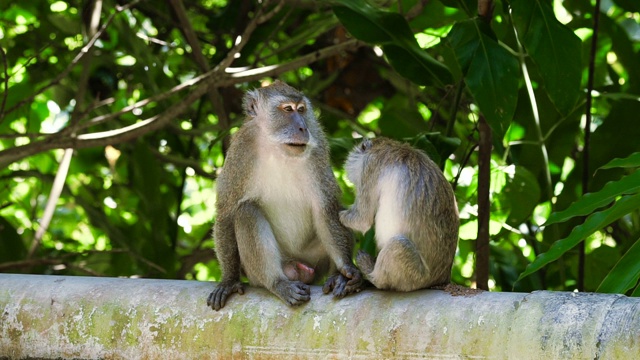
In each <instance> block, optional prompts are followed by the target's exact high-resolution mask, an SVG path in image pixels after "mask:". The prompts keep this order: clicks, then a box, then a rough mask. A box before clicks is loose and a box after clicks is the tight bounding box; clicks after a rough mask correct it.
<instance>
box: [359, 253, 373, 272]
mask: <svg viewBox="0 0 640 360" xmlns="http://www.w3.org/2000/svg"><path fill="white" fill-rule="evenodd" d="M356 264H358V267H359V268H360V270H362V272H363V273H365V274H371V273H372V272H373V268H374V266H375V265H376V261H375V260H374V259H373V258H372V257H371V255H369V253H367V252H366V251H364V250H359V251H358V254H357V255H356ZM365 276H366V275H365Z"/></svg>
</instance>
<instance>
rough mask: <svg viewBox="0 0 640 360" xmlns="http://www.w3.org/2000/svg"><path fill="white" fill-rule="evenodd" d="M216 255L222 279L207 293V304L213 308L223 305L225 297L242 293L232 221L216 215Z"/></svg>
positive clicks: (238, 258)
mask: <svg viewBox="0 0 640 360" xmlns="http://www.w3.org/2000/svg"><path fill="white" fill-rule="evenodd" d="M214 239H215V244H216V256H217V258H218V262H219V263H220V268H221V270H222V279H221V281H220V283H219V284H218V286H216V288H215V289H214V290H213V291H212V292H211V294H209V297H208V298H207V306H210V307H211V308H212V309H214V310H220V309H222V308H223V307H224V305H225V303H226V301H227V298H228V297H229V296H230V295H231V294H233V293H235V292H237V293H239V294H240V295H242V294H244V285H243V284H242V283H241V282H240V255H239V254H238V246H237V244H236V239H235V234H234V232H233V223H232V221H230V220H229V219H228V218H223V217H222V216H220V217H218V219H217V221H216V225H215V227H214Z"/></svg>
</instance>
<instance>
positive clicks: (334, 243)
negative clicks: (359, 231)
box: [314, 198, 364, 297]
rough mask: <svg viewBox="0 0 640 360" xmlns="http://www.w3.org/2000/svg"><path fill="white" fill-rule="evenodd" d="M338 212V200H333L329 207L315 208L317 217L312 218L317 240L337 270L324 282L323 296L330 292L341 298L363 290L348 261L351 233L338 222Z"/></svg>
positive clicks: (357, 274)
mask: <svg viewBox="0 0 640 360" xmlns="http://www.w3.org/2000/svg"><path fill="white" fill-rule="evenodd" d="M328 199H331V198H328ZM338 210H339V205H338V201H337V199H334V200H333V202H332V203H331V204H325V206H323V207H322V208H321V209H316V211H317V212H318V214H316V215H315V216H314V222H315V227H316V229H317V231H318V235H319V237H320V241H322V243H323V245H324V246H325V248H326V249H327V253H328V254H329V257H330V258H331V260H332V261H333V263H334V264H335V266H336V268H337V270H338V273H337V274H333V275H332V276H330V277H329V278H328V279H327V281H326V283H325V285H324V286H323V288H322V290H323V292H324V293H325V294H328V293H329V292H331V291H333V295H334V296H337V297H344V296H346V295H349V294H352V293H355V292H359V291H360V290H362V289H363V288H364V280H363V278H362V274H361V273H360V270H358V268H357V267H355V265H354V264H353V261H352V260H351V254H352V252H353V243H354V239H353V234H352V233H351V232H350V231H349V230H348V229H347V228H345V227H344V226H343V225H342V224H341V223H340V220H339V219H338V216H337V213H338Z"/></svg>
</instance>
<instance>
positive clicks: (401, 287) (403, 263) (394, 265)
mask: <svg viewBox="0 0 640 360" xmlns="http://www.w3.org/2000/svg"><path fill="white" fill-rule="evenodd" d="M365 278H366V279H367V280H369V281H370V282H371V283H372V284H373V285H375V287H377V288H378V289H389V290H398V291H412V290H417V289H421V288H423V287H424V284H425V283H426V282H427V280H428V278H429V269H428V268H427V267H426V266H425V264H424V262H423V261H422V258H421V257H420V254H419V253H418V250H417V249H416V247H415V245H414V244H413V242H412V241H411V240H409V239H407V238H406V237H405V236H403V235H398V236H395V237H393V238H392V239H391V240H390V241H389V242H388V243H387V245H385V246H384V247H383V248H382V250H380V253H379V254H378V258H377V259H376V263H375V266H374V268H373V271H372V272H370V273H368V274H366V273H365Z"/></svg>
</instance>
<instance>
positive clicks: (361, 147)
mask: <svg viewBox="0 0 640 360" xmlns="http://www.w3.org/2000/svg"><path fill="white" fill-rule="evenodd" d="M371 146H373V142H371V139H369V138H365V139H364V140H362V142H361V143H360V145H358V150H360V152H365V151H367V150H369V149H371Z"/></svg>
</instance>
